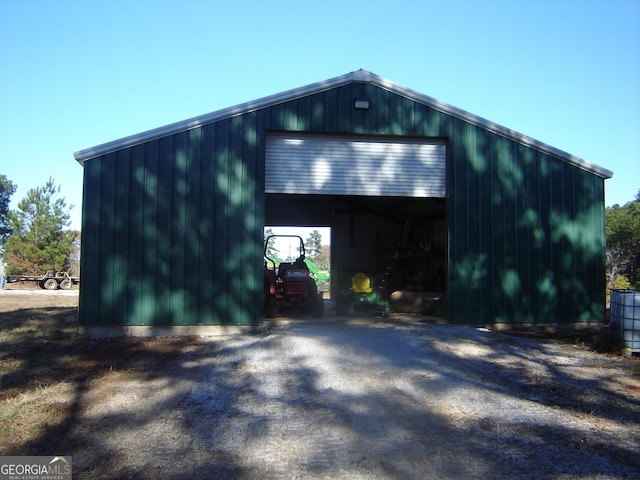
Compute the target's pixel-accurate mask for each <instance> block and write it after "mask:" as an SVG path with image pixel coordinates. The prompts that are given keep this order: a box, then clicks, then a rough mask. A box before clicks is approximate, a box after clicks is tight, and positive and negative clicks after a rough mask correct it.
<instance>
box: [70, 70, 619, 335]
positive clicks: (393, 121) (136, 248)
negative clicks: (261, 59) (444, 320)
mask: <svg viewBox="0 0 640 480" xmlns="http://www.w3.org/2000/svg"><path fill="white" fill-rule="evenodd" d="M405 93H406V92H404V91H402V94H398V93H396V92H394V91H393V89H392V88H386V87H385V86H384V85H376V84H372V83H367V82H359V81H353V82H350V83H347V84H344V85H341V86H337V87H333V88H328V89H326V90H318V91H314V92H312V93H310V94H308V95H303V96H300V97H299V98H292V99H283V100H280V99H279V100H278V101H277V102H274V103H272V104H268V105H265V104H261V106H260V108H256V109H251V108H247V109H246V111H241V112H239V113H234V112H235V111H231V113H229V115H228V116H227V117H224V118H218V117H215V119H214V120H212V121H210V122H209V123H204V124H194V125H191V124H190V125H187V126H185V127H184V129H183V130H181V131H179V132H174V133H167V134H166V135H164V136H162V138H154V137H153V135H149V136H148V137H144V136H143V138H148V139H147V140H144V141H141V142H140V144H136V138H132V139H128V140H127V146H125V147H121V148H120V147H119V148H118V149H115V150H114V151H109V152H107V153H100V154H96V155H94V156H93V157H91V158H89V159H87V160H85V161H84V169H85V170H84V181H85V183H84V190H85V191H84V204H83V229H82V234H83V242H82V288H81V291H80V296H81V298H80V322H81V324H83V325H127V324H140V325H158V324H171V325H186V324H189V325H190V324H202V323H204V324H217V323H233V324H250V323H259V322H261V318H262V317H261V313H262V311H261V301H260V300H261V299H260V297H261V285H259V284H260V283H261V282H260V280H261V265H262V263H261V260H262V245H261V243H262V228H263V225H264V205H265V193H264V186H265V184H264V181H265V172H264V159H265V149H266V138H267V135H268V134H269V133H273V132H299V133H309V134H321V135H329V136H344V135H369V136H403V137H407V138H414V139H417V140H418V141H422V140H431V139H441V140H444V141H445V142H446V151H447V172H446V175H447V177H446V178H447V180H446V182H447V183H446V187H447V188H446V197H447V217H448V220H447V221H448V234H449V246H448V255H449V259H448V290H447V296H448V304H447V315H448V319H449V320H450V321H453V322H459V323H494V322H527V323H572V322H580V321H593V320H601V319H602V313H603V311H604V178H603V177H602V176H601V175H596V174H594V173H593V172H592V171H587V170H585V169H583V168H581V166H580V165H579V164H575V162H574V163H573V164H572V163H570V162H567V161H565V159H561V158H559V157H556V156H553V155H554V154H553V149H549V148H544V149H540V148H538V147H537V144H535V143H534V144H532V142H531V141H529V140H527V141H519V140H518V139H516V138H507V136H506V134H502V133H501V132H504V129H502V130H501V129H499V128H498V129H493V131H490V129H488V128H485V126H484V125H482V126H479V125H478V124H474V123H473V122H472V121H469V120H468V119H467V117H468V116H467V117H465V116H464V115H462V116H461V115H458V116H456V114H455V112H454V113H451V111H447V109H442V108H439V107H438V105H427V104H424V103H420V102H419V101H414V100H412V99H411V98H409V96H408V95H406V94H405ZM355 100H368V101H369V103H370V107H369V109H367V110H359V109H355V108H354V101H355ZM196 123H197V122H196ZM152 133H153V132H152ZM154 134H155V133H154ZM96 151H97V152H101V151H100V150H99V149H98V150H96ZM605 173H606V172H605Z"/></svg>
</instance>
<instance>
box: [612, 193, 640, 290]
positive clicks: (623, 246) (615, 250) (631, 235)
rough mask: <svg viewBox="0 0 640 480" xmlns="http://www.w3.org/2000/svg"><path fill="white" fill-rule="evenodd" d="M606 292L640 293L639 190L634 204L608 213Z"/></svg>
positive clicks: (618, 207) (628, 204) (617, 206)
mask: <svg viewBox="0 0 640 480" xmlns="http://www.w3.org/2000/svg"><path fill="white" fill-rule="evenodd" d="M605 232H606V238H607V260H606V262H607V263H606V265H607V291H609V290H610V289H613V288H620V289H635V290H640V190H639V191H638V193H637V195H636V198H635V200H633V201H631V202H628V203H625V204H624V205H623V206H620V205H617V204H616V205H614V206H613V207H607V209H606V211H605Z"/></svg>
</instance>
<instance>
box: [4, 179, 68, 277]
mask: <svg viewBox="0 0 640 480" xmlns="http://www.w3.org/2000/svg"><path fill="white" fill-rule="evenodd" d="M59 194H60V187H56V186H55V185H54V182H53V179H52V178H50V179H49V181H47V183H46V185H45V186H44V187H38V188H34V189H31V190H29V192H28V193H27V196H26V197H25V198H24V199H22V200H21V201H20V203H18V208H17V210H14V211H11V212H9V214H8V218H9V223H10V227H11V229H12V233H11V235H10V236H9V238H8V239H7V241H6V243H5V261H6V262H7V264H8V267H7V273H9V274H10V273H16V274H42V273H44V272H45V271H47V270H66V269H67V267H68V262H69V257H70V254H71V248H72V247H71V246H72V243H73V240H74V232H72V231H69V230H64V228H65V227H68V226H69V224H70V218H71V216H70V215H69V210H70V209H71V208H72V206H69V207H67V204H66V202H65V200H64V198H62V197H60V196H59Z"/></svg>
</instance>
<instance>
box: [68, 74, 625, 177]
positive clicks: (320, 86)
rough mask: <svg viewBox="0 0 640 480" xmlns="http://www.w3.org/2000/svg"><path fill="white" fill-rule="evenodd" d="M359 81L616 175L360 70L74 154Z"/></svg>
mask: <svg viewBox="0 0 640 480" xmlns="http://www.w3.org/2000/svg"><path fill="white" fill-rule="evenodd" d="M356 82H359V83H369V84H372V85H375V86H377V87H380V88H383V89H385V90H388V91H390V92H392V93H395V94H397V95H400V96H403V97H405V98H407V99H409V100H413V101H415V102H418V103H421V104H424V105H426V106H428V107H431V108H433V109H435V110H438V111H440V112H442V113H445V114H447V115H451V116H453V117H455V118H459V119H461V120H464V121H465V122H469V123H471V124H473V125H476V126H478V127H481V128H484V129H486V130H489V131H491V132H493V133H496V134H498V135H501V136H503V137H505V138H508V139H510V140H514V141H516V142H519V143H521V144H523V145H527V146H530V147H533V148H536V149H538V150H540V151H542V152H544V153H548V154H550V155H553V156H555V157H558V158H560V159H562V160H564V161H566V162H568V163H570V164H572V165H575V166H577V167H579V168H582V169H584V170H587V171H589V172H591V173H594V174H595V175H598V176H600V177H602V178H611V177H612V176H613V172H611V171H610V170H607V169H606V168H603V167H600V166H598V165H595V164H593V163H590V162H587V161H586V160H583V159H582V158H579V157H576V156H574V155H571V154H570V153H567V152H564V151H562V150H559V149H557V148H555V147H552V146H550V145H547V144H546V143H543V142H540V141H538V140H535V139H533V138H531V137H528V136H526V135H523V134H521V133H518V132H516V131H514V130H511V129H509V128H506V127H503V126H502V125H498V124H497V123H494V122H491V121H489V120H486V119H484V118H482V117H479V116H477V115H474V114H472V113H469V112H467V111H465V110H462V109H460V108H457V107H454V106H452V105H449V104H447V103H444V102H441V101H440V100H437V99H435V98H433V97H429V96H428V95H424V94H422V93H419V92H416V91H415V90H411V89H410V88H407V87H403V86H402V85H398V84H397V83H394V82H392V81H390V80H387V79H385V78H382V77H380V76H378V75H375V74H373V73H371V72H368V71H366V70H357V71H354V72H351V73H347V74H346V75H341V76H339V77H334V78H330V79H329V80H325V81H322V82H316V83H312V84H310V85H306V86H304V87H300V88H294V89H292V90H288V91H286V92H282V93H277V94H275V95H270V96H268V97H264V98H260V99H258V100H254V101H251V102H246V103H242V104H240V105H236V106H234V107H229V108H224V109H222V110H218V111H216V112H212V113H208V114H205V115H200V116H197V117H193V118H190V119H187V120H183V121H181V122H176V123H172V124H169V125H165V126H164V127H159V128H154V129H153V130H148V131H146V132H142V133H138V134H136V135H131V136H128V137H125V138H121V139H119V140H114V141H111V142H107V143H104V144H102V145H98V146H95V147H92V148H87V149H84V150H80V151H78V152H76V153H74V157H75V158H76V160H77V161H78V162H79V163H80V164H81V165H82V164H83V163H84V161H85V160H89V159H91V158H94V157H97V156H100V155H104V154H106V153H110V152H113V151H116V150H120V149H123V148H126V147H131V146H134V145H138V144H141V143H144V142H148V141H150V140H155V139H158V138H161V137H166V136H168V135H173V134H175V133H179V132H183V131H186V130H190V129H192V128H197V127H200V126H202V125H206V124H208V123H212V122H215V121H217V120H221V119H224V118H229V117H233V116H236V115H241V114H244V113H248V112H252V111H255V110H259V109H261V108H265V107H269V106H272V105H277V104H280V103H284V102H288V101H291V100H295V99H297V98H301V97H305V96H307V95H312V94H315V93H319V92H323V91H326V90H331V89H333V88H337V87H341V86H343V85H348V84H350V83H356Z"/></svg>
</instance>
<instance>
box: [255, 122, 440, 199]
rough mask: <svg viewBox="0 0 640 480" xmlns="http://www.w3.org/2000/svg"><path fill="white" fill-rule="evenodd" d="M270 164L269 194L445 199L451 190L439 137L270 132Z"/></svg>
mask: <svg viewBox="0 0 640 480" xmlns="http://www.w3.org/2000/svg"><path fill="white" fill-rule="evenodd" d="M265 163H266V173H265V191H266V192H267V193H290V194H318V195H374V196H378V195H379V196H406V197H440V198H442V197H444V195H445V189H446V186H445V182H446V147H445V144H444V142H442V141H438V140H421V141H418V140H413V139H412V140H402V139H384V140H382V139H374V138H368V137H326V136H313V135H296V134H291V133H290V134H279V135H270V136H268V138H267V149H266V160H265Z"/></svg>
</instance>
